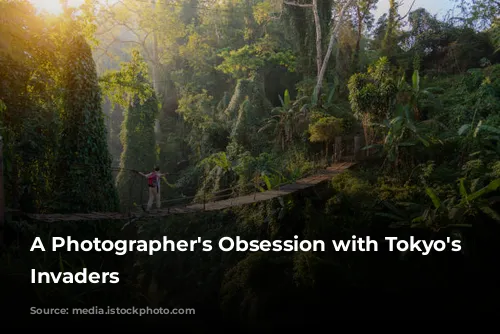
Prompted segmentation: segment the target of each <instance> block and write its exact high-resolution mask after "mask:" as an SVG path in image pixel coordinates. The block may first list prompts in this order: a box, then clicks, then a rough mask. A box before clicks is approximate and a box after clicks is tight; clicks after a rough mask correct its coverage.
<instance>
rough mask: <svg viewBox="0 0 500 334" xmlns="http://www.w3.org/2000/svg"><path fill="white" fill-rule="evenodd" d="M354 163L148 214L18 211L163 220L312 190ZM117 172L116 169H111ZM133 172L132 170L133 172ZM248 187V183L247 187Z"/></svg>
mask: <svg viewBox="0 0 500 334" xmlns="http://www.w3.org/2000/svg"><path fill="white" fill-rule="evenodd" d="M355 164H356V163H355V162H339V163H335V164H333V165H332V166H330V167H328V168H326V169H323V170H318V171H315V172H314V173H312V174H311V175H309V176H305V177H304V178H302V179H300V180H297V181H296V182H294V183H290V182H286V183H283V184H278V185H276V186H274V187H272V188H271V189H268V190H266V191H262V190H258V187H257V186H256V185H255V184H253V185H254V189H253V190H252V191H250V192H247V194H245V193H244V192H243V193H241V192H239V194H238V196H237V197H231V196H232V194H234V193H235V190H236V189H237V188H241V186H239V187H238V186H237V187H232V188H227V189H222V190H219V191H217V192H212V193H206V194H204V195H203V196H201V197H202V198H200V196H183V197H179V198H175V199H169V200H165V201H162V202H161V203H162V208H160V209H158V210H157V211H153V212H151V213H146V212H143V211H142V210H137V212H131V211H129V212H126V213H121V212H90V213H66V214H58V213H50V214H30V213H23V212H18V213H19V214H20V215H22V216H25V217H27V218H29V219H30V220H33V221H39V222H69V221H95V220H129V221H130V220H136V219H139V218H143V217H144V218H153V217H165V216H169V215H174V214H186V213H193V212H202V211H217V210H224V209H228V208H231V207H237V206H242V205H246V204H251V203H258V202H262V201H267V200H270V199H273V198H278V197H282V196H285V195H288V194H291V193H294V192H297V191H299V190H303V189H306V188H311V187H314V186H316V185H318V184H320V183H322V182H325V181H327V180H330V179H331V178H332V177H333V176H334V175H335V174H339V173H342V172H343V171H344V170H346V169H348V168H350V167H351V166H353V165H355ZM112 169H117V168H112ZM133 172H135V171H133ZM249 185H250V184H249Z"/></svg>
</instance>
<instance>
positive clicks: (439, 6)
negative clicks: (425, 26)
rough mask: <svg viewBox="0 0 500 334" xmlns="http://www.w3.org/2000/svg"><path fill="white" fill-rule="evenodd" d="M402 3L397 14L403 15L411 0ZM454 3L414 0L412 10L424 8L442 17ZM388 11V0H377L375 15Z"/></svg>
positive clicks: (404, 0) (449, 0)
mask: <svg viewBox="0 0 500 334" xmlns="http://www.w3.org/2000/svg"><path fill="white" fill-rule="evenodd" d="M402 1H403V5H402V6H401V7H400V8H399V14H401V15H405V14H406V13H407V12H408V9H409V8H410V6H411V3H412V2H413V0H402ZM455 5H456V1H455V0H415V4H414V5H413V7H412V10H415V9H418V8H425V9H426V10H427V11H428V12H429V13H431V14H438V17H440V18H442V17H443V16H444V15H446V14H447V13H448V11H449V10H450V9H453V8H454V6H455ZM388 11H389V0H379V1H378V4H377V11H376V13H375V17H376V18H379V17H380V16H382V15H383V14H384V13H387V12H388Z"/></svg>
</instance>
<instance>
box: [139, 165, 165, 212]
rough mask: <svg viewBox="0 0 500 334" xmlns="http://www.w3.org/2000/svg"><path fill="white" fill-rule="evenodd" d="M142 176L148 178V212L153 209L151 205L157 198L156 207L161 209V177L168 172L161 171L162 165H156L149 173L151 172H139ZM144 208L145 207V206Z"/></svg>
mask: <svg viewBox="0 0 500 334" xmlns="http://www.w3.org/2000/svg"><path fill="white" fill-rule="evenodd" d="M139 174H141V175H142V176H144V177H146V178H147V179H148V187H149V201H148V206H147V208H146V210H145V211H146V212H149V211H150V210H151V207H152V206H153V202H154V200H155V199H156V208H157V209H158V210H159V209H160V206H161V202H160V177H162V176H165V175H168V173H163V174H162V173H160V167H155V169H154V170H153V171H152V172H151V173H149V174H144V173H141V172H139ZM143 209H144V207H143Z"/></svg>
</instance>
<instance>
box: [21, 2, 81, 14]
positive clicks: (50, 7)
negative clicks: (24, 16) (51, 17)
mask: <svg viewBox="0 0 500 334" xmlns="http://www.w3.org/2000/svg"><path fill="white" fill-rule="evenodd" d="M30 2H31V3H32V4H33V5H35V7H36V8H37V9H38V10H40V11H46V12H49V13H50V14H55V15H57V14H61V12H62V6H61V2H60V0H30ZM82 3H83V0H68V5H69V7H78V6H80V5H81V4H82Z"/></svg>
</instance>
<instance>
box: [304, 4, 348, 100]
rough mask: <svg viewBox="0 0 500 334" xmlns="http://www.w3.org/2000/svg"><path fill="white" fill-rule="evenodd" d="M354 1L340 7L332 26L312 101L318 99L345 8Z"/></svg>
mask: <svg viewBox="0 0 500 334" xmlns="http://www.w3.org/2000/svg"><path fill="white" fill-rule="evenodd" d="M354 1H355V0H348V1H347V2H346V3H345V4H344V6H343V7H342V9H341V10H340V13H339V18H338V21H337V24H335V25H334V26H332V30H331V36H330V42H329V43H328V49H327V51H326V55H325V57H324V58H323V61H322V65H321V70H320V72H319V74H318V78H317V80H316V87H315V89H314V95H313V101H316V102H317V101H318V97H319V93H320V91H321V88H322V87H321V86H322V84H323V77H324V76H325V72H326V66H327V65H328V60H329V59H330V56H331V54H332V50H333V43H334V42H335V37H336V35H337V32H338V30H339V29H340V26H341V25H342V22H343V19H344V14H345V11H346V10H347V8H349V6H351V4H352V3H353V2H354Z"/></svg>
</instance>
